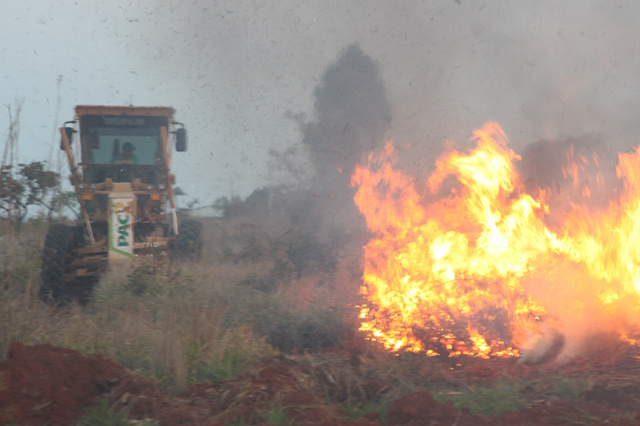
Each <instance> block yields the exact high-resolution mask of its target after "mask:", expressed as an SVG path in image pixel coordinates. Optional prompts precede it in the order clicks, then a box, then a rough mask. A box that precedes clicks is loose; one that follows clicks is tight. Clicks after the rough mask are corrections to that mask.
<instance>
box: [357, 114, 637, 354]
mask: <svg viewBox="0 0 640 426" xmlns="http://www.w3.org/2000/svg"><path fill="white" fill-rule="evenodd" d="M473 139H474V140H475V141H476V147H475V148H474V149H472V150H471V151H470V152H469V153H466V154H464V153H460V152H457V151H453V152H451V153H449V154H447V155H444V156H442V157H441V158H440V159H438V161H437V162H436V167H435V171H434V172H433V173H432V174H431V176H430V177H429V178H428V180H427V182H426V189H425V190H423V193H421V191H420V190H419V187H418V185H417V183H416V182H414V180H413V179H412V178H410V177H409V176H407V175H406V174H404V173H403V172H400V171H398V170H395V169H394V168H393V163H394V162H395V152H394V149H393V147H392V145H391V144H387V146H386V147H385V148H384V150H382V151H381V152H379V153H374V154H371V156H370V157H369V161H368V165H367V166H366V167H357V168H356V170H355V172H354V175H353V177H352V184H353V185H354V186H356V187H357V188H358V190H357V193H356V195H355V202H356V204H357V206H358V207H359V209H360V211H361V212H362V213H363V214H364V216H365V218H366V221H367V226H368V228H369V230H370V231H371V232H372V233H373V234H374V238H373V239H372V240H371V241H369V243H368V244H367V245H366V246H365V247H364V252H365V265H364V276H363V281H364V284H363V286H362V288H361V291H362V293H363V295H364V296H365V297H366V299H367V303H366V305H364V306H363V307H362V309H361V315H360V316H361V320H362V325H361V330H362V331H364V332H366V333H367V335H368V336H369V338H370V339H371V340H374V341H379V342H381V343H382V344H383V345H384V346H385V347H386V348H388V349H390V350H394V351H397V350H400V349H402V350H409V351H418V352H420V351H424V352H426V353H427V354H429V355H438V354H440V355H448V356H458V355H461V354H467V355H474V356H479V357H489V356H518V355H519V354H520V352H521V351H522V350H525V349H527V348H529V347H530V346H531V342H532V341H535V340H536V339H539V338H540V337H541V336H542V334H543V332H544V331H543V330H544V329H546V328H548V327H547V326H549V325H550V326H551V327H552V328H553V329H554V330H556V332H557V333H560V334H565V335H569V334H571V333H573V332H574V331H575V332H577V333H586V332H588V331H594V329H597V330H602V329H605V328H610V329H613V330H618V331H619V333H620V334H624V331H623V330H622V328H621V327H624V325H625V324H626V325H629V324H631V323H633V322H634V320H633V318H635V317H636V316H637V311H638V309H639V307H640V305H639V304H638V302H639V299H638V296H639V294H640V265H639V262H638V260H639V259H640V197H638V196H637V194H640V159H639V157H640V156H639V154H638V153H637V152H635V153H632V154H620V156H619V166H618V168H617V172H618V178H619V179H622V180H624V182H625V192H624V194H623V195H622V196H621V197H620V200H619V201H618V202H615V203H611V205H610V206H609V208H608V210H607V211H605V212H600V213H597V214H594V213H593V212H590V211H589V210H588V209H587V208H585V207H581V206H574V208H573V210H572V211H571V212H570V213H569V214H568V215H565V216H564V217H563V220H564V224H563V227H562V231H561V232H558V233H556V232H553V231H551V230H550V229H549V227H548V226H547V225H546V224H545V218H546V217H547V216H549V215H552V214H553V212H551V211H550V207H549V205H547V204H546V203H545V195H546V194H545V192H544V191H539V195H537V197H536V198H534V197H532V196H531V195H529V194H527V193H525V191H524V187H523V185H522V183H521V182H520V178H519V176H518V174H517V172H516V170H515V168H514V163H515V162H517V161H519V160H520V157H519V156H518V155H516V154H515V153H514V152H513V151H512V150H511V149H510V148H509V147H508V139H507V137H506V135H505V134H504V132H503V131H502V129H501V128H500V126H499V125H498V124H497V123H487V124H485V125H484V126H483V127H482V128H481V129H479V130H476V131H475V132H474V136H473ZM569 160H570V161H569V166H568V167H567V168H566V169H564V170H563V172H564V173H565V176H568V177H570V178H571V179H572V180H573V182H574V185H575V186H576V187H578V186H579V178H578V172H579V170H580V169H581V167H582V166H583V165H584V164H586V162H587V161H588V159H587V158H586V157H584V156H581V157H578V158H577V161H579V162H580V163H577V162H576V160H575V158H574V154H573V150H571V151H570V152H569ZM594 161H595V162H596V163H597V161H598V158H597V157H596V156H595V155H594ZM452 176H453V177H455V181H453V180H452V179H450V177H452ZM600 179H601V178H598V181H600ZM578 190H579V191H580V192H581V193H582V194H583V195H584V196H588V194H589V188H588V187H584V188H578ZM443 194H444V196H443ZM635 322H637V320H635ZM543 324H544V327H543ZM532 337H533V340H532ZM576 342H578V340H576ZM572 345H574V346H575V348H574V349H576V348H577V347H578V346H579V343H575V344H574V343H572V341H571V339H569V344H568V346H569V347H571V346H572Z"/></svg>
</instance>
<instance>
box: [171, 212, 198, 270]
mask: <svg viewBox="0 0 640 426" xmlns="http://www.w3.org/2000/svg"><path fill="white" fill-rule="evenodd" d="M178 229H179V232H180V233H179V234H178V237H177V238H176V256H177V257H178V258H180V259H189V260H199V259H200V256H201V255H202V245H203V239H202V223H200V222H198V221H196V220H190V219H188V220H185V221H183V222H182V223H181V224H180V227H179V228H178Z"/></svg>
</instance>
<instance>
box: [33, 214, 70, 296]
mask: <svg viewBox="0 0 640 426" xmlns="http://www.w3.org/2000/svg"><path fill="white" fill-rule="evenodd" d="M74 231H75V229H74V228H73V227H71V226H67V225H61V224H54V225H51V226H50V227H49V230H48V231H47V235H46V237H45V240H44V249H43V251H42V270H41V274H42V285H41V286H40V299H41V300H42V301H44V302H46V303H52V304H55V305H61V304H64V303H65V302H67V301H69V300H70V299H71V298H72V297H74V296H75V295H74V291H75V289H74V286H73V281H66V280H65V274H67V276H68V274H69V273H70V272H71V271H70V264H71V261H72V260H73V254H72V250H73V249H74V248H76V247H77V241H78V240H77V237H76V233H75V232H74Z"/></svg>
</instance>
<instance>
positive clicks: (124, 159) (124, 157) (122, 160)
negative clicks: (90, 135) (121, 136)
mask: <svg viewBox="0 0 640 426" xmlns="http://www.w3.org/2000/svg"><path fill="white" fill-rule="evenodd" d="M134 150H135V148H134V147H133V144H132V143H131V142H125V143H124V144H123V145H122V153H121V154H119V155H114V156H113V158H112V159H111V164H138V157H136V156H135V154H134V153H133V151H134Z"/></svg>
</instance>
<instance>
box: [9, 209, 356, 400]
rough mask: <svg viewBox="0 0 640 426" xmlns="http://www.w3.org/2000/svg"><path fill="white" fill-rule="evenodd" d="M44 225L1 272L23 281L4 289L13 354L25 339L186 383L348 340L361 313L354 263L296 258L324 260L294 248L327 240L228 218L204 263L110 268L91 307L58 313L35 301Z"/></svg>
mask: <svg viewBox="0 0 640 426" xmlns="http://www.w3.org/2000/svg"><path fill="white" fill-rule="evenodd" d="M45 231H46V227H45V226H42V225H40V226H32V227H31V228H30V229H29V231H23V232H21V233H20V234H19V235H14V236H12V240H11V241H10V244H4V245H3V249H4V250H10V251H11V253H10V256H9V255H7V253H5V256H4V257H3V259H10V260H8V261H6V262H5V265H3V270H2V272H3V274H4V276H5V277H8V276H10V277H12V281H11V286H7V285H5V289H4V290H3V292H2V294H1V295H0V316H1V317H0V319H1V320H2V324H1V325H0V327H1V328H0V353H2V354H4V352H5V351H6V349H7V348H8V345H9V343H10V342H11V341H14V340H19V341H22V342H23V343H26V344H35V343H50V344H53V345H58V346H63V347H68V348H72V349H76V350H78V351H80V352H82V353H83V354H86V355H93V354H96V353H101V354H103V355H104V356H107V357H110V358H113V359H115V360H117V361H118V362H119V363H121V364H122V365H123V366H125V367H126V368H128V369H130V370H133V371H136V372H139V373H141V374H143V375H146V376H148V377H153V378H156V379H158V380H160V381H161V382H162V383H164V384H166V385H167V386H169V387H171V388H173V389H176V390H180V389H184V388H185V387H186V386H188V385H189V384H190V383H193V382H197V381H200V380H212V379H219V378H229V377H233V376H234V375H235V374H237V373H238V372H239V371H241V370H242V369H244V368H246V367H248V366H250V365H251V364H252V363H253V362H255V361H256V360H257V359H259V358H260V357H262V356H264V355H268V354H273V353H274V352H275V350H274V347H273V346H274V345H275V346H276V349H279V350H287V351H292V350H304V351H315V350H317V349H319V347H321V346H339V345H340V339H341V338H342V337H344V336H345V333H344V330H343V328H344V324H343V321H342V320H343V318H344V316H345V313H353V309H351V308H350V307H349V304H350V303H352V302H351V301H349V299H348V298H347V297H346V295H345V293H346V291H347V290H346V289H345V288H344V287H345V286H343V285H342V284H341V283H339V282H336V281H335V280H336V279H342V278H340V277H341V274H342V275H345V274H346V272H345V271H344V270H341V269H340V268H339V267H338V268H337V269H334V270H332V272H331V273H330V274H322V273H319V272H318V271H315V272H314V274H313V275H304V274H302V275H301V274H299V273H298V272H299V271H298V270H297V269H296V268H297V266H296V264H295V262H296V261H300V259H301V256H302V255H305V256H308V257H307V259H306V260H305V261H307V260H308V259H311V260H310V261H311V262H312V261H313V257H312V256H311V257H309V255H308V254H307V253H302V255H301V253H298V252H295V251H292V247H294V249H295V247H300V246H301V245H303V246H304V245H306V246H312V244H316V243H315V242H309V243H307V242H305V241H304V238H308V237H306V236H300V235H289V236H284V237H283V235H282V234H278V235H275V236H274V235H271V234H270V233H268V232H266V231H265V230H264V229H263V228H262V227H259V226H254V227H247V226H243V225H242V224H241V223H233V224H230V225H229V226H228V227H226V228H223V227H221V226H220V223H218V222H214V223H211V224H209V226H208V227H207V231H206V232H207V240H208V241H209V245H208V250H205V253H204V256H203V260H202V261H201V262H198V263H181V264H172V265H163V266H158V265H153V264H150V263H148V261H145V260H140V261H135V262H133V263H132V264H131V265H129V266H123V267H121V268H117V269H115V268H114V269H112V270H110V271H108V272H107V273H106V274H105V275H104V276H103V277H102V279H101V280H100V282H99V284H98V286H97V287H96V289H95V292H94V297H93V300H92V301H91V302H90V303H88V304H87V305H86V306H79V305H69V306H65V307H63V308H53V307H50V306H47V305H45V304H43V303H41V302H40V301H39V300H37V296H34V295H37V288H38V286H39V279H40V278H39V256H40V250H41V246H42V239H43V235H44V233H45ZM5 242H8V240H5ZM252 246H256V247H258V249H256V250H254V249H253V248H252ZM252 250H253V251H252ZM247 253H253V254H251V256H250V258H246V255H247ZM312 254H313V253H312ZM296 256H297V257H296ZM322 256H327V253H323V254H322ZM5 282H7V281H5Z"/></svg>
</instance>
